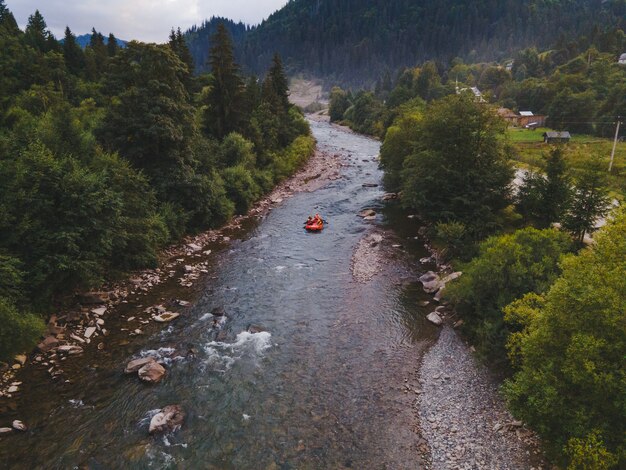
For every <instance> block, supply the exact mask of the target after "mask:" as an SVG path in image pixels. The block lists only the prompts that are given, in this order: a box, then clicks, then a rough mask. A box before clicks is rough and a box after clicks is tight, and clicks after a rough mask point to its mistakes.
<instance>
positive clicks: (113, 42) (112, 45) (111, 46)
mask: <svg viewBox="0 0 626 470" xmlns="http://www.w3.org/2000/svg"><path fill="white" fill-rule="evenodd" d="M118 49H119V45H118V44H117V38H116V37H115V36H114V35H113V33H109V39H108V40H107V53H108V56H109V57H115V56H116V55H117V51H118Z"/></svg>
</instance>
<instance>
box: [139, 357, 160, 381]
mask: <svg viewBox="0 0 626 470" xmlns="http://www.w3.org/2000/svg"><path fill="white" fill-rule="evenodd" d="M163 377H165V367H163V366H162V365H161V364H159V363H158V362H155V361H152V362H148V363H147V364H146V365H145V366H143V367H142V368H141V369H139V378H140V379H141V380H143V381H144V382H148V383H150V384H156V383H159V382H160V381H161V380H163Z"/></svg>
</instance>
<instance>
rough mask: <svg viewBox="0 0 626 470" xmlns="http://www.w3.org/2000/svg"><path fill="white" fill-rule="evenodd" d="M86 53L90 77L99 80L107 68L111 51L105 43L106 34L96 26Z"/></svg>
mask: <svg viewBox="0 0 626 470" xmlns="http://www.w3.org/2000/svg"><path fill="white" fill-rule="evenodd" d="M85 54H86V62H87V74H88V77H89V79H91V80H97V79H98V78H99V77H100V75H101V74H102V72H103V71H104V69H105V66H106V62H107V59H108V56H109V53H108V51H107V46H106V45H105V44H104V36H103V35H102V34H101V33H99V32H98V31H96V29H95V28H92V29H91V38H90V39H89V46H88V47H87V49H86V51H85Z"/></svg>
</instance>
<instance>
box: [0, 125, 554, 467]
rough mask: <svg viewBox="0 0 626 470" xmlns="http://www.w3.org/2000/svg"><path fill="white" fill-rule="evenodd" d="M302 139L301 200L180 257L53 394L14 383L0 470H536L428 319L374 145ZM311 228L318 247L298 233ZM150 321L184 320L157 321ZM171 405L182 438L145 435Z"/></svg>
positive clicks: (349, 139)
mask: <svg viewBox="0 0 626 470" xmlns="http://www.w3.org/2000/svg"><path fill="white" fill-rule="evenodd" d="M310 124H311V128H312V131H313V134H314V136H315V137H316V139H317V141H318V152H320V153H319V154H318V157H320V158H318V159H316V160H315V161H314V162H312V163H311V164H310V165H309V166H308V167H307V168H305V169H304V173H303V175H304V176H303V177H302V178H300V180H301V181H300V182H301V184H302V187H300V188H296V187H293V184H294V183H293V182H287V183H285V184H284V185H283V186H282V187H281V188H279V189H278V190H277V192H276V193H275V194H274V195H272V196H270V197H269V198H268V201H269V202H268V201H265V202H262V203H261V205H260V206H259V207H258V208H257V209H255V211H253V213H252V214H251V215H250V216H249V217H247V218H244V219H241V220H239V221H235V222H234V223H233V224H231V227H229V228H227V229H225V230H224V231H220V232H212V233H209V234H206V235H205V236H200V237H198V238H196V239H194V241H195V242H196V243H200V244H202V245H204V246H201V247H200V246H198V247H194V248H193V250H191V251H189V250H188V249H183V250H173V251H172V254H173V257H174V258H178V259H175V261H173V262H171V263H169V264H166V265H165V266H164V267H163V270H162V271H161V280H160V281H159V282H156V283H155V284H154V285H152V286H151V287H150V289H146V290H145V291H143V290H140V289H135V291H131V292H130V294H129V296H128V297H127V298H126V300H124V301H123V302H121V303H119V304H118V305H116V306H115V308H110V309H109V311H107V313H106V316H105V317H104V320H105V321H104V323H105V325H106V329H107V330H108V334H107V335H100V336H98V338H97V340H95V341H94V343H93V344H91V345H84V354H80V355H77V356H69V357H65V358H63V357H60V358H59V357H57V358H56V360H57V362H58V364H57V369H61V368H62V373H59V375H55V374H56V369H55V372H54V373H53V374H52V375H54V380H51V378H50V370H48V371H47V370H46V368H47V366H42V365H39V366H32V365H31V366H28V367H26V368H25V369H24V370H23V371H20V372H19V373H18V374H17V376H16V378H15V380H18V381H19V382H21V383H20V386H19V392H18V393H16V394H14V396H13V397H11V398H10V399H7V398H6V397H5V398H2V399H0V427H2V426H7V425H10V423H11V422H12V420H14V419H19V420H21V421H23V422H24V423H25V424H26V426H27V427H28V430H27V431H25V432H17V431H15V432H11V433H8V434H2V435H0V466H2V468H7V469H56V468H59V469H65V468H90V469H117V468H133V469H135V468H137V469H151V468H158V469H196V468H201V469H285V470H286V469H326V468H332V469H342V468H355V469H393V470H395V469H398V470H402V469H431V468H432V469H447V468H450V469H453V468H466V469H472V470H473V469H479V468H498V469H499V468H502V469H514V468H515V469H516V468H542V465H544V463H543V460H542V459H541V455H540V453H539V451H538V447H537V446H538V443H537V440H536V438H535V437H534V436H533V435H532V433H530V432H529V431H527V430H525V429H523V428H522V427H521V423H515V422H514V421H513V418H512V417H511V416H510V415H509V414H508V413H507V412H506V410H505V408H504V406H503V403H502V399H501V397H500V396H499V394H498V384H497V380H496V379H494V378H493V377H492V376H491V375H490V373H489V371H488V370H487V369H486V368H485V367H484V366H483V365H482V364H480V363H479V362H478V361H476V360H475V359H474V358H473V356H472V352H471V349H470V347H469V346H468V345H467V344H465V343H464V342H463V341H462V339H461V338H460V337H459V336H458V335H457V333H456V332H455V331H453V330H451V329H450V328H449V327H447V329H446V330H444V333H443V335H442V336H441V337H440V336H439V335H440V333H441V329H440V327H437V326H435V325H433V324H431V323H430V322H428V321H427V320H426V316H427V315H428V313H430V312H432V310H433V309H434V307H435V306H436V303H435V302H434V301H433V299H432V296H430V295H427V294H426V293H425V292H424V290H423V288H422V286H421V284H420V283H419V282H418V281H417V278H418V277H419V276H420V275H421V274H422V273H423V272H425V271H427V270H429V269H435V268H436V267H435V266H434V265H432V264H429V263H428V262H426V263H425V264H424V263H422V262H420V259H422V261H423V260H424V259H425V258H428V257H429V255H430V253H428V251H427V250H426V248H425V244H424V240H422V239H420V238H419V237H418V236H417V233H418V230H419V225H418V224H419V222H418V219H417V218H416V217H412V216H411V217H407V214H406V213H404V212H403V211H402V210H401V209H400V206H399V204H398V203H397V202H396V201H391V202H383V196H384V192H383V189H382V187H381V180H382V172H381V170H380V169H379V166H378V154H379V150H380V143H379V142H378V141H376V140H374V139H370V138H368V137H364V136H360V135H358V134H355V133H352V132H350V131H349V130H347V129H344V128H341V127H338V126H333V125H331V124H329V123H327V122H324V121H319V120H311V121H310ZM320 165H321V166H322V167H324V166H325V167H326V170H324V169H323V168H321V167H320ZM301 176H302V175H301ZM293 181H298V180H297V179H296V180H293ZM305 182H306V183H305ZM290 185H291V186H290ZM299 189H301V190H303V191H299ZM364 209H372V210H374V211H375V212H376V216H375V217H372V218H369V219H370V220H368V219H364V218H362V217H359V213H361V212H362V211H363V210H364ZM314 213H319V214H321V215H322V216H323V217H324V218H325V219H326V220H327V222H328V223H327V225H326V227H325V229H324V231H323V232H321V233H307V232H306V231H304V229H303V221H304V220H305V219H306V217H307V216H308V215H310V214H314ZM181 256H182V258H179V257H181ZM168 269H169V271H168ZM165 273H169V274H167V275H164V274H165ZM190 273H191V275H190ZM181 300H182V301H183V302H180V301H181ZM155 305H166V306H168V308H172V309H176V310H177V313H180V314H181V316H180V317H179V318H178V319H176V320H175V321H173V322H172V323H169V324H166V325H162V324H159V323H155V322H154V321H151V319H150V315H149V313H146V309H147V308H149V307H152V306H155ZM216 312H219V315H214V314H213V313H216ZM222 313H225V316H222ZM100 333H103V331H99V333H96V334H100ZM96 343H97V345H98V347H96ZM433 344H434V345H435V346H434V347H431V346H432V345H433ZM146 356H152V357H155V358H157V359H158V360H159V362H161V363H162V364H163V365H164V366H165V368H166V370H167V372H166V375H165V378H164V379H163V381H162V382H160V383H159V384H156V385H147V384H145V383H142V382H141V381H140V380H139V379H138V378H137V376H132V375H125V374H124V372H123V371H124V367H125V365H126V364H127V363H128V362H129V361H130V360H132V359H137V358H140V357H146ZM167 405H179V406H181V407H182V408H183V409H184V411H185V413H186V418H185V422H184V424H183V426H182V428H181V429H180V430H179V431H177V432H175V433H170V434H166V435H155V436H150V435H149V433H148V427H149V423H150V420H151V418H152V417H153V416H154V415H155V414H156V413H157V412H158V410H159V409H161V408H163V407H165V406H167ZM544 468H545V467H544Z"/></svg>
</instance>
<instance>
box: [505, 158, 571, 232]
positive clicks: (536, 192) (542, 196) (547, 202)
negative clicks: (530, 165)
mask: <svg viewBox="0 0 626 470" xmlns="http://www.w3.org/2000/svg"><path fill="white" fill-rule="evenodd" d="M563 152H564V150H563V148H562V147H555V148H553V149H552V150H551V151H550V154H549V155H548V157H547V159H546V163H545V175H541V174H537V173H534V172H528V173H526V175H525V176H524V180H523V183H522V185H521V187H520V188H519V192H518V194H517V198H516V199H517V209H518V210H519V211H520V213H522V214H523V215H525V216H527V217H530V218H531V219H532V220H535V221H537V223H538V224H539V225H540V226H541V227H547V226H549V225H550V224H551V223H552V222H561V221H562V218H563V216H564V214H565V211H566V210H567V207H568V204H569V203H570V200H571V197H572V182H571V181H570V178H569V175H568V168H567V164H566V162H565V159H564V156H563Z"/></svg>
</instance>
